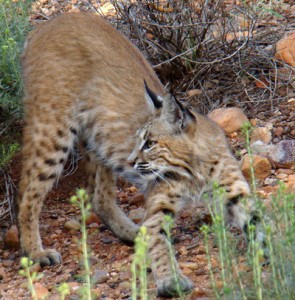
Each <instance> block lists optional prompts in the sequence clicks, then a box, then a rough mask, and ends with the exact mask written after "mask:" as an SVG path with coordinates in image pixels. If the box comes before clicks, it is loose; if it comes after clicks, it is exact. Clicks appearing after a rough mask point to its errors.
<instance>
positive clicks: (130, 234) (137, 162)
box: [18, 13, 249, 296]
mask: <svg viewBox="0 0 295 300" xmlns="http://www.w3.org/2000/svg"><path fill="white" fill-rule="evenodd" d="M22 65H23V78H24V83H25V96H24V106H25V113H26V127H25V129H24V138H23V157H24V164H23V170H22V179H21V183H20V188H19V194H20V196H19V217H18V221H19V227H20V233H21V245H22V249H23V251H24V252H25V253H27V254H28V255H30V256H31V257H32V258H33V259H35V260H40V262H41V263H42V264H43V265H49V264H55V263H60V256H59V254H58V253H57V252H56V251H55V250H53V249H47V250H44V249H43V247H42V243H41V239H40V235H39V227H38V226H39V225H38V223H39V221H38V219H39V213H40V210H41V206H42V201H43V199H44V197H45V195H46V193H47V192H48V191H49V190H50V189H51V188H52V185H53V183H54V181H55V180H56V179H57V178H58V177H59V176H60V174H61V172H62V170H63V166H64V163H65V162H66V160H67V158H68V155H69V153H70V151H71V150H72V149H73V146H74V144H75V143H76V141H78V142H79V144H80V145H81V149H82V153H83V156H84V159H85V161H86V168H85V170H86V171H87V173H88V188H87V189H88V193H89V194H90V195H91V196H92V199H93V208H94V210H95V212H96V213H97V214H98V215H99V216H100V218H101V219H102V220H103V221H104V222H105V223H106V224H107V225H108V226H109V227H110V228H111V229H112V230H113V232H114V233H115V234H117V235H118V236H119V237H120V238H122V239H124V240H129V241H133V239H134V237H135V235H136V233H137V231H138V228H137V226H136V225H135V224H133V222H132V221H130V220H129V219H128V218H127V217H126V216H125V215H124V213H123V212H122V211H121V210H120V209H119V207H118V206H117V205H116V203H115V193H114V188H115V184H114V180H115V178H116V176H117V175H118V174H126V176H127V177H128V178H129V177H130V178H136V180H138V181H140V182H141V183H143V186H144V187H145V192H146V198H147V201H146V208H147V211H146V216H145V220H144V222H143V225H144V226H146V227H147V229H148V234H149V235H150V236H151V238H150V243H149V252H150V257H151V260H152V269H153V273H154V277H155V280H156V283H157V287H158V293H159V295H162V296H171V295H177V294H178V293H179V291H178V290H177V288H176V284H175V280H174V278H175V276H174V274H173V268H172V266H171V258H170V257H169V251H168V249H167V241H166V239H167V238H166V236H165V234H163V230H162V226H163V222H164V216H165V214H167V213H168V214H171V215H175V214H176V213H177V211H178V210H179V208H180V206H181V203H183V202H186V201H190V200H194V199H196V198H200V196H201V194H202V192H203V191H204V189H205V188H206V187H207V186H208V185H210V183H211V182H213V181H217V182H219V184H220V185H222V186H224V188H225V189H226V190H227V196H226V199H225V200H224V201H225V205H226V207H227V211H228V217H229V219H231V220H232V221H234V222H235V223H236V224H237V225H239V226H240V227H244V226H245V222H246V219H247V215H246V213H245V212H244V210H243V208H242V207H240V204H239V202H238V200H237V199H238V198H237V197H239V196H242V197H244V196H247V195H248V193H249V187H248V185H247V183H246V181H245V179H244V178H243V176H242V174H241V172H240V170H239V167H238V164H237V162H236V160H235V159H234V158H233V156H232V154H231V152H230V151H229V148H228V146H227V143H226V140H225V137H224V135H223V133H222V131H221V129H220V128H218V127H217V125H215V124H213V123H212V122H211V121H210V120H208V119H207V118H205V117H204V116H201V115H199V114H197V113H195V112H192V111H190V110H189V109H187V108H185V107H183V106H182V105H181V104H180V103H178V102H177V101H176V100H174V99H173V98H172V97H171V96H169V95H165V94H166V93H165V90H164V88H163V86H162V84H161V83H160V81H159V79H158V78H157V76H156V75H155V73H154V71H153V70H152V68H151V67H150V65H149V64H148V63H147V62H146V60H145V59H144V58H143V56H142V55H141V54H140V53H139V51H138V50H137V49H136V48H135V47H133V46H132V45H131V43H130V42H129V41H128V40H127V39H125V38H124V37H123V36H122V35H120V34H119V33H117V32H116V31H115V30H114V29H113V28H112V27H111V26H110V25H109V24H108V23H106V22H105V21H104V20H103V19H101V18H99V17H97V16H95V15H92V14H85V13H79V14H64V15H62V16H60V17H57V18H56V19H54V20H52V21H49V22H46V23H45V24H42V25H40V26H38V27H37V28H36V29H35V30H34V31H33V32H32V33H31V34H30V35H29V37H28V40H27V45H26V48H25V50H24V53H23V57H22ZM144 80H145V81H146V83H147V86H148V88H147V90H145V88H144ZM149 89H150V90H149ZM151 91H153V92H154V93H155V95H154V94H153V93H152V92H151ZM157 101H158V104H159V103H161V106H163V107H162V108H161V107H154V108H153V106H154V104H157ZM156 106H157V105H156ZM148 140H151V141H152V142H151V143H150V144H146V143H147V141H148ZM140 173H141V175H139V174H140ZM175 268H176V271H177V276H178V278H179V286H180V290H181V291H183V292H187V291H189V290H190V289H191V288H192V284H191V282H190V281H189V280H188V279H187V278H186V277H185V276H183V275H182V274H181V271H180V269H179V267H178V265H177V262H176V261H175Z"/></svg>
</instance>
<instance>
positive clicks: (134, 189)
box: [128, 186, 137, 193]
mask: <svg viewBox="0 0 295 300" xmlns="http://www.w3.org/2000/svg"><path fill="white" fill-rule="evenodd" d="M128 190H129V192H130V193H136V192H137V188H136V187H135V186H131V187H130V188H128Z"/></svg>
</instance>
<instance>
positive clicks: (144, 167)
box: [134, 163, 157, 175]
mask: <svg viewBox="0 0 295 300" xmlns="http://www.w3.org/2000/svg"><path fill="white" fill-rule="evenodd" d="M134 168H135V169H136V170H137V171H138V172H139V173H140V174H141V175H153V174H155V173H156V172H157V170H154V169H152V168H151V166H150V164H149V163H137V164H136V165H135V166H134Z"/></svg>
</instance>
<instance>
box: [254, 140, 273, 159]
mask: <svg viewBox="0 0 295 300" xmlns="http://www.w3.org/2000/svg"><path fill="white" fill-rule="evenodd" d="M273 147H274V146H273V145H267V144H266V143H264V142H262V141H255V142H254V143H252V144H251V146H250V148H251V150H252V152H253V154H258V155H261V156H266V155H267V154H268V153H269V152H270V151H271V150H272V149H273Z"/></svg>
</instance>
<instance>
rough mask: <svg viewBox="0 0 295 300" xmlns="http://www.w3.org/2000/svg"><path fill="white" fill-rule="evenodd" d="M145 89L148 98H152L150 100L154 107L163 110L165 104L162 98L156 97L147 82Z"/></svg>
mask: <svg viewBox="0 0 295 300" xmlns="http://www.w3.org/2000/svg"><path fill="white" fill-rule="evenodd" d="M144 88H145V91H146V94H147V95H148V97H149V98H150V100H151V101H152V102H153V104H154V107H155V108H156V109H159V108H162V106H163V103H162V101H161V97H160V96H158V95H156V94H155V93H154V92H153V91H152V90H151V89H150V88H149V87H148V85H147V83H146V81H145V80H144Z"/></svg>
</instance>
